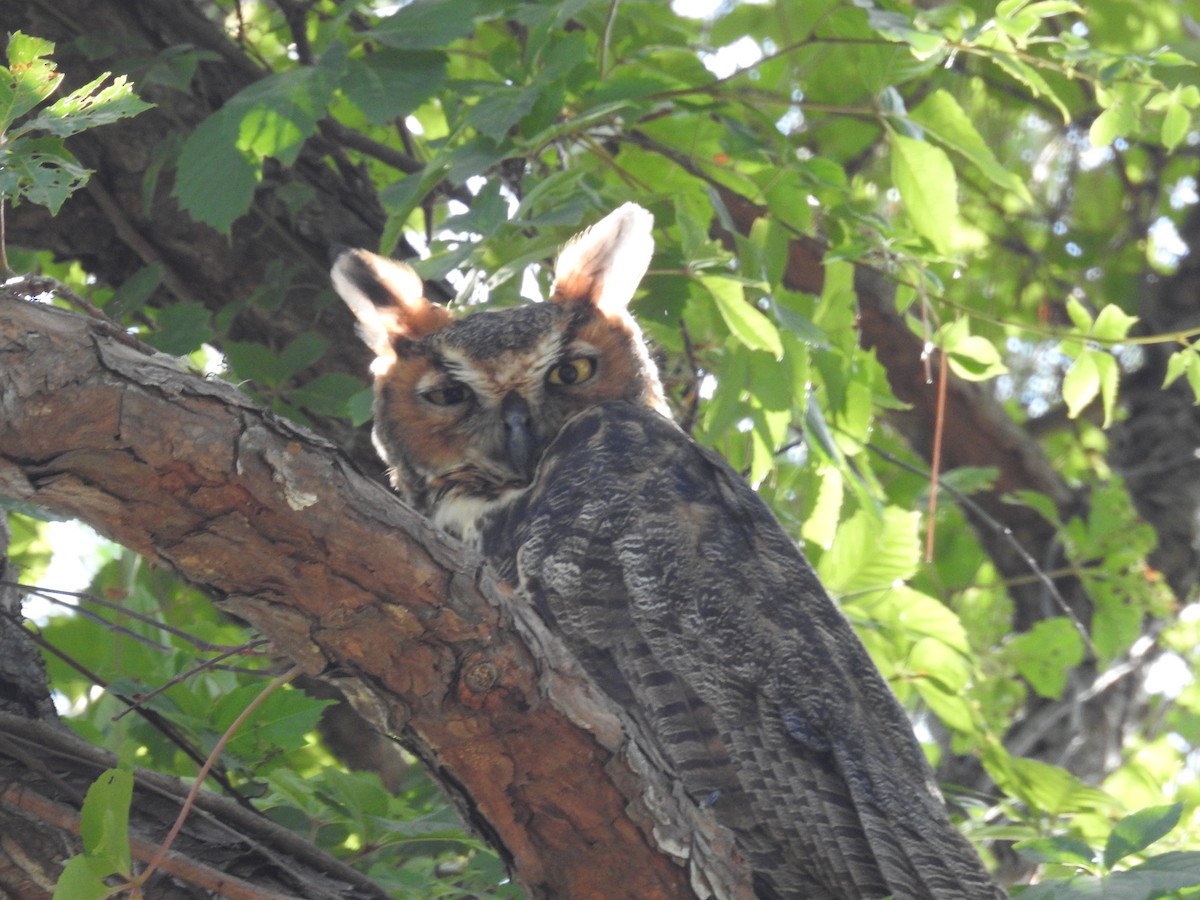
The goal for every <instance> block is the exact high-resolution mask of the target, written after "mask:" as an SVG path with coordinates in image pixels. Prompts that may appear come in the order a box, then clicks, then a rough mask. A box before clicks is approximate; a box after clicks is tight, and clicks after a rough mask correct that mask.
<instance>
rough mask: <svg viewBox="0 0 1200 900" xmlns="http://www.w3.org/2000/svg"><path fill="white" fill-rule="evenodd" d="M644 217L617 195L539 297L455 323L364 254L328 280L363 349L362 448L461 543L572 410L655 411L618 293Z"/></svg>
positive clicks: (628, 295)
mask: <svg viewBox="0 0 1200 900" xmlns="http://www.w3.org/2000/svg"><path fill="white" fill-rule="evenodd" d="M652 225H653V218H652V217H651V215H650V213H648V212H647V211H646V210H644V209H642V208H641V207H640V206H637V205H635V204H632V203H627V204H625V205H624V206H622V207H620V208H619V209H617V210H616V211H615V212H613V213H611V214H609V215H608V216H607V217H606V218H604V219H603V220H601V221H600V222H599V223H597V224H596V225H594V226H593V227H591V228H589V229H588V230H587V231H584V232H582V233H581V234H579V235H577V236H576V237H574V238H573V239H572V240H571V241H570V242H569V243H567V244H566V246H564V247H563V249H562V252H561V253H560V254H559V258H558V262H557V264H556V266H555V270H554V289H553V292H552V295H551V297H550V300H549V302H546V303H527V304H525V305H523V306H518V307H513V308H510V309H502V310H495V311H487V312H478V313H475V314H473V315H468V316H465V317H463V318H460V319H459V318H455V317H454V315H453V314H452V313H451V312H450V311H449V310H447V309H446V308H445V307H442V306H438V305H436V304H434V303H431V302H430V301H429V300H427V299H426V298H425V295H424V289H423V285H422V283H421V280H420V278H418V277H417V275H416V273H415V272H413V270H412V269H410V268H409V267H408V266H406V265H404V264H402V263H398V262H395V261H393V260H389V259H384V258H383V257H380V256H376V255H375V254H373V253H368V252H367V251H365V250H346V251H344V252H342V253H341V254H340V255H339V256H338V257H337V259H336V261H335V262H334V266H333V283H334V286H335V288H336V289H337V291H338V293H339V294H340V295H341V297H342V299H343V300H345V301H346V304H347V305H348V306H349V307H350V309H351V311H353V313H354V315H355V317H356V318H357V319H358V322H359V332H360V334H361V335H362V338H363V340H364V341H365V342H366V343H367V345H368V346H369V347H370V348H371V349H372V350H373V351H374V352H375V354H376V360H375V363H374V365H373V366H372V371H373V372H374V373H375V432H374V436H375V444H376V447H378V449H379V452H380V455H382V456H383V458H384V460H385V461H386V462H387V463H388V464H389V465H390V466H391V467H392V483H393V484H394V485H395V487H396V488H397V489H398V490H400V491H401V492H402V493H403V494H404V495H405V497H406V498H407V499H408V500H409V502H410V503H412V504H413V505H414V506H415V507H416V508H417V509H419V510H420V511H422V512H424V513H425V514H426V515H430V516H432V517H433V519H434V521H435V522H437V523H438V524H439V525H441V526H442V527H444V528H446V529H447V530H449V531H452V532H454V533H457V534H459V535H460V536H463V537H470V536H471V533H472V531H473V528H474V524H475V522H477V521H478V519H479V518H480V517H481V516H482V515H484V514H485V513H486V512H488V510H489V509H491V508H493V507H494V506H495V505H496V504H497V503H504V502H507V501H508V500H510V499H512V497H514V496H516V494H517V493H518V492H520V491H521V490H523V489H524V488H525V487H527V486H528V485H529V484H530V483H531V482H532V481H533V478H534V476H535V474H536V472H537V466H538V463H539V461H540V460H541V457H542V454H543V452H544V451H545V449H546V447H547V446H548V445H549V444H550V442H551V441H552V440H553V439H554V437H555V435H557V434H558V432H559V429H561V428H562V426H563V425H564V424H565V423H566V422H567V421H568V420H569V419H571V418H572V417H573V416H575V415H576V414H578V413H580V412H582V411H583V410H585V409H587V408H588V407H591V406H594V405H595V404H597V403H604V402H607V401H612V400H625V401H628V402H630V403H635V404H638V405H641V406H649V407H653V408H656V409H658V410H660V411H661V412H663V413H664V415H666V414H668V413H667V408H666V404H665V402H664V400H663V393H662V386H661V385H660V383H659V380H658V373H657V371H656V369H655V367H654V363H653V362H652V361H651V360H650V356H649V354H648V353H647V350H646V346H645V343H644V342H643V340H642V335H641V331H640V330H639V329H638V326H637V323H636V322H634V320H633V317H632V316H631V315H630V314H629V312H628V309H627V307H628V304H629V301H630V300H631V299H632V297H633V293H634V291H635V290H636V288H637V286H638V283H639V282H640V281H641V279H642V276H643V275H644V274H645V272H646V267H647V266H648V265H649V263H650V255H651V253H652V252H653V250H654V242H653V240H652V238H651V236H650V230H651V226H652Z"/></svg>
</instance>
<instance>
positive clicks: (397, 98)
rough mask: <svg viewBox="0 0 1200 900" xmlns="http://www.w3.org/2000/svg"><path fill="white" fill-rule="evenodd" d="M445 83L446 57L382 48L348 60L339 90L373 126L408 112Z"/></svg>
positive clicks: (428, 52) (443, 55) (431, 53)
mask: <svg viewBox="0 0 1200 900" xmlns="http://www.w3.org/2000/svg"><path fill="white" fill-rule="evenodd" d="M445 83H446V56H445V54H442V53H434V52H431V51H427V50H404V51H401V50H393V49H392V48H390V47H382V48H380V49H379V50H377V51H376V52H375V53H372V54H371V55H370V57H368V58H366V59H351V60H348V61H347V67H346V73H345V75H344V76H343V77H342V80H341V85H340V86H341V89H342V91H343V92H344V93H345V94H346V96H347V97H348V98H349V99H350V101H351V102H352V103H354V104H355V105H356V106H357V107H358V108H359V109H361V110H362V111H363V114H364V115H366V117H367V120H368V121H370V122H371V123H372V124H374V125H383V124H385V123H387V122H390V121H391V120H392V119H396V118H399V117H400V116H405V115H408V113H410V112H412V111H413V110H415V109H416V108H417V107H418V106H420V105H421V104H422V103H424V102H425V101H426V100H428V99H429V98H430V97H432V96H434V95H435V94H436V93H437V92H438V91H439V90H441V88H442V87H443V85H445Z"/></svg>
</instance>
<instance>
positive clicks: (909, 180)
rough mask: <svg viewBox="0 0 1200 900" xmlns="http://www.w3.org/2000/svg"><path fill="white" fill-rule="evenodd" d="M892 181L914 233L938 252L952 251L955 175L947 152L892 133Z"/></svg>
mask: <svg viewBox="0 0 1200 900" xmlns="http://www.w3.org/2000/svg"><path fill="white" fill-rule="evenodd" d="M892 181H893V182H894V183H895V185H896V190H898V191H899V192H900V197H901V199H902V200H903V201H904V208H905V210H906V211H907V212H908V217H909V218H910V219H911V220H912V223H913V227H914V228H915V229H916V230H917V233H918V234H920V235H921V236H922V237H924V238H926V239H927V240H928V241H929V243H931V244H932V245H933V246H934V248H935V249H936V250H937V251H938V252H939V253H951V252H953V251H954V249H955V245H956V236H955V230H956V225H957V223H958V178H957V176H956V175H955V174H954V166H953V165H951V164H950V159H949V157H947V156H946V152H945V151H944V150H942V149H941V148H939V147H935V146H933V145H932V144H928V143H926V142H924V141H918V140H914V139H913V138H908V137H904V136H903V135H900V134H893V135H892Z"/></svg>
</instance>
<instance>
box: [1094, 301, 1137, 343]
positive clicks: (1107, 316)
mask: <svg viewBox="0 0 1200 900" xmlns="http://www.w3.org/2000/svg"><path fill="white" fill-rule="evenodd" d="M1137 320H1138V317H1137V316H1131V315H1129V314H1128V313H1126V312H1125V311H1124V310H1122V309H1121V308H1120V307H1119V306H1115V305H1113V304H1112V303H1108V304H1106V305H1105V307H1104V309H1102V310H1100V314H1099V315H1098V316H1096V322H1095V324H1094V325H1093V326H1092V329H1091V337H1094V338H1095V339H1096V340H1098V341H1119V340H1121V339H1122V338H1124V337H1126V336H1127V335H1128V334H1129V329H1130V328H1132V327H1133V325H1134V323H1135V322H1137Z"/></svg>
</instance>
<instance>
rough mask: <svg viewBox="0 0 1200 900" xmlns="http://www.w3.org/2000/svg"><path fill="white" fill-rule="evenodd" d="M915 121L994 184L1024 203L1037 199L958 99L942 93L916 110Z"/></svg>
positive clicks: (931, 96)
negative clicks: (994, 148)
mask: <svg viewBox="0 0 1200 900" xmlns="http://www.w3.org/2000/svg"><path fill="white" fill-rule="evenodd" d="M911 118H912V119H913V121H914V122H917V123H918V124H919V125H920V126H921V127H922V128H924V129H925V130H926V132H927V133H928V134H929V135H930V136H931V137H933V138H935V139H936V140H937V141H938V142H940V143H942V144H945V145H946V146H947V147H949V148H950V149H951V150H954V151H955V152H956V153H959V154H961V155H962V156H964V157H966V158H967V159H968V160H970V161H971V162H972V163H973V164H974V165H975V167H976V168H978V169H979V171H980V172H981V173H983V175H984V176H985V177H986V178H987V179H988V180H989V181H991V182H992V183H993V184H995V185H997V186H998V187H1001V188H1003V189H1004V190H1006V191H1012V192H1013V193H1015V194H1016V195H1017V196H1018V197H1020V198H1021V201H1022V202H1023V203H1032V202H1033V195H1032V194H1030V193H1029V188H1028V187H1026V186H1025V182H1024V181H1022V180H1021V178H1020V177H1019V176H1018V175H1017V174H1016V173H1015V172H1012V171H1009V170H1008V169H1006V168H1005V167H1004V166H1002V165H1000V161H999V160H997V159H996V155H995V154H994V153H993V152H992V148H991V147H989V146H988V145H987V142H986V141H984V139H983V137H982V136H981V135H980V134H979V132H978V130H976V128H975V124H974V123H973V122H972V121H971V119H970V118H969V117H968V116H967V114H966V113H965V112H964V111H963V108H962V107H961V106H959V103H958V101H957V100H956V99H954V96H953V95H952V94H950V93H948V92H947V91H945V90H941V89H938V90H936V91H934V92H933V93H932V94H930V95H929V96H928V97H926V98H925V100H924V101H922V103H921V105H920V106H918V107H917V108H916V109H914V110H913V111H912V113H911Z"/></svg>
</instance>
